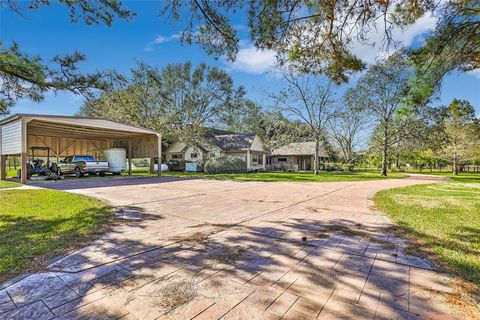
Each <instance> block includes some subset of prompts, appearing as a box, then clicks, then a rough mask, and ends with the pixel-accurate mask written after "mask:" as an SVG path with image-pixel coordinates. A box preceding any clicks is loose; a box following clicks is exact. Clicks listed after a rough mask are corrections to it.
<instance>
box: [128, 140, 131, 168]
mask: <svg viewBox="0 0 480 320" xmlns="http://www.w3.org/2000/svg"><path fill="white" fill-rule="evenodd" d="M128 175H129V176H131V175H132V139H128Z"/></svg>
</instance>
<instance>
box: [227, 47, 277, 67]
mask: <svg viewBox="0 0 480 320" xmlns="http://www.w3.org/2000/svg"><path fill="white" fill-rule="evenodd" d="M275 63H276V58H275V52H274V51H273V50H261V49H257V48H255V47H254V46H253V45H249V46H247V47H244V48H241V49H240V50H239V51H238V53H237V58H236V60H235V61H234V62H232V63H228V68H229V69H231V70H235V71H243V72H249V73H258V74H260V73H265V72H267V71H270V70H271V69H273V67H274V66H275Z"/></svg>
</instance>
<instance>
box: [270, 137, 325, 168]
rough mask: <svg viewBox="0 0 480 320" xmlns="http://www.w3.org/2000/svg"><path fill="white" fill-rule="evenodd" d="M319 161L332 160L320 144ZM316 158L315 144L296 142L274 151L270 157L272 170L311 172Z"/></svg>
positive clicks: (311, 142)
mask: <svg viewBox="0 0 480 320" xmlns="http://www.w3.org/2000/svg"><path fill="white" fill-rule="evenodd" d="M319 147H320V149H319V152H318V153H319V154H318V156H319V159H320V161H326V160H328V159H329V158H330V156H329V154H328V152H327V150H326V149H325V148H324V147H323V145H321V144H320V146H319ZM314 157H315V142H313V141H308V142H294V143H289V144H287V145H285V146H282V147H280V148H277V149H274V150H273V151H272V154H271V155H270V159H269V161H270V164H269V169H270V170H285V169H288V170H294V171H310V170H312V169H313V164H314V162H315V161H314Z"/></svg>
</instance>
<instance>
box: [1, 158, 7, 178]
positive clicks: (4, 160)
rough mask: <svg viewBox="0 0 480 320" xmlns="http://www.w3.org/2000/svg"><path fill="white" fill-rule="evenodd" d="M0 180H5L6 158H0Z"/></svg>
mask: <svg viewBox="0 0 480 320" xmlns="http://www.w3.org/2000/svg"><path fill="white" fill-rule="evenodd" d="M0 171H1V174H0V180H7V156H3V155H2V156H0Z"/></svg>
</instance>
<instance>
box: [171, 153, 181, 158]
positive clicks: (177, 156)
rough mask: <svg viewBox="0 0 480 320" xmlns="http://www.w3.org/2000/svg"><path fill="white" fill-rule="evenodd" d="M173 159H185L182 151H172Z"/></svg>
mask: <svg viewBox="0 0 480 320" xmlns="http://www.w3.org/2000/svg"><path fill="white" fill-rule="evenodd" d="M172 159H175V160H182V159H183V155H182V154H181V153H172Z"/></svg>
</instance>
